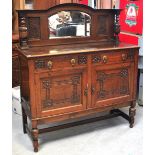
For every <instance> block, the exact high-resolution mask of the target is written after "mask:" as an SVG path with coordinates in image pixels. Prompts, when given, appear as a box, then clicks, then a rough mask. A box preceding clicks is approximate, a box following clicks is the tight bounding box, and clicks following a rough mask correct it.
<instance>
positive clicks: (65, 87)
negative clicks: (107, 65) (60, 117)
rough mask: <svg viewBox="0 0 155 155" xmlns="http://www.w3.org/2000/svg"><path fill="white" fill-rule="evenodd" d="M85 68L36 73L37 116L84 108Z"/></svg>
mask: <svg viewBox="0 0 155 155" xmlns="http://www.w3.org/2000/svg"><path fill="white" fill-rule="evenodd" d="M86 71H87V70H86V69H75V70H64V71H62V72H60V71H57V72H47V73H42V74H36V83H37V85H36V88H37V90H39V91H37V90H36V100H37V102H38V104H37V105H38V108H37V109H38V116H39V117H43V116H49V115H53V114H62V113H66V112H73V111H78V110H82V109H86V101H87V98H86V96H85V88H86V86H87V76H86V73H87V72H86Z"/></svg>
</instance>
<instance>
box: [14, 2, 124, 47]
mask: <svg viewBox="0 0 155 155" xmlns="http://www.w3.org/2000/svg"><path fill="white" fill-rule="evenodd" d="M17 11H18V18H19V36H20V47H21V48H22V49H28V48H29V47H33V46H45V45H60V44H76V43H80V42H90V41H92V42H96V41H98V40H106V41H109V40H114V39H115V40H116V41H118V37H117V35H118V33H119V32H120V26H119V13H120V11H121V10H119V9H97V10H96V9H93V8H91V7H89V6H86V5H82V4H75V3H69V4H60V5H57V6H54V7H51V8H49V9H47V10H17Z"/></svg>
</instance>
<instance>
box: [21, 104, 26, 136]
mask: <svg viewBox="0 0 155 155" xmlns="http://www.w3.org/2000/svg"><path fill="white" fill-rule="evenodd" d="M21 106H22V105H21ZM22 120H23V132H24V134H25V133H27V132H26V125H27V115H26V113H25V110H24V108H23V107H22Z"/></svg>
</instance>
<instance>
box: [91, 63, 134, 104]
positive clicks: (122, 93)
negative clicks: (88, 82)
mask: <svg viewBox="0 0 155 155" xmlns="http://www.w3.org/2000/svg"><path fill="white" fill-rule="evenodd" d="M133 66H134V63H126V64H114V65H98V66H93V70H92V86H91V93H92V106H93V107H98V106H109V105H113V104H118V103H123V102H127V101H130V100H131V99H132V96H133V84H134V83H133V74H134V73H133V72H134V68H133Z"/></svg>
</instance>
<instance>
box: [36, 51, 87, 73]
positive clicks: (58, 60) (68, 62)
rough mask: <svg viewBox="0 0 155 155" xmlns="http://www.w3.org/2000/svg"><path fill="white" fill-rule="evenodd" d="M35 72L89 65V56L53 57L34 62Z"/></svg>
mask: <svg viewBox="0 0 155 155" xmlns="http://www.w3.org/2000/svg"><path fill="white" fill-rule="evenodd" d="M34 65H35V70H36V71H44V70H55V69H63V68H72V67H78V66H86V65H87V55H84V54H75V55H74V54H73V55H63V56H51V57H46V58H38V59H35V60H34Z"/></svg>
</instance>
